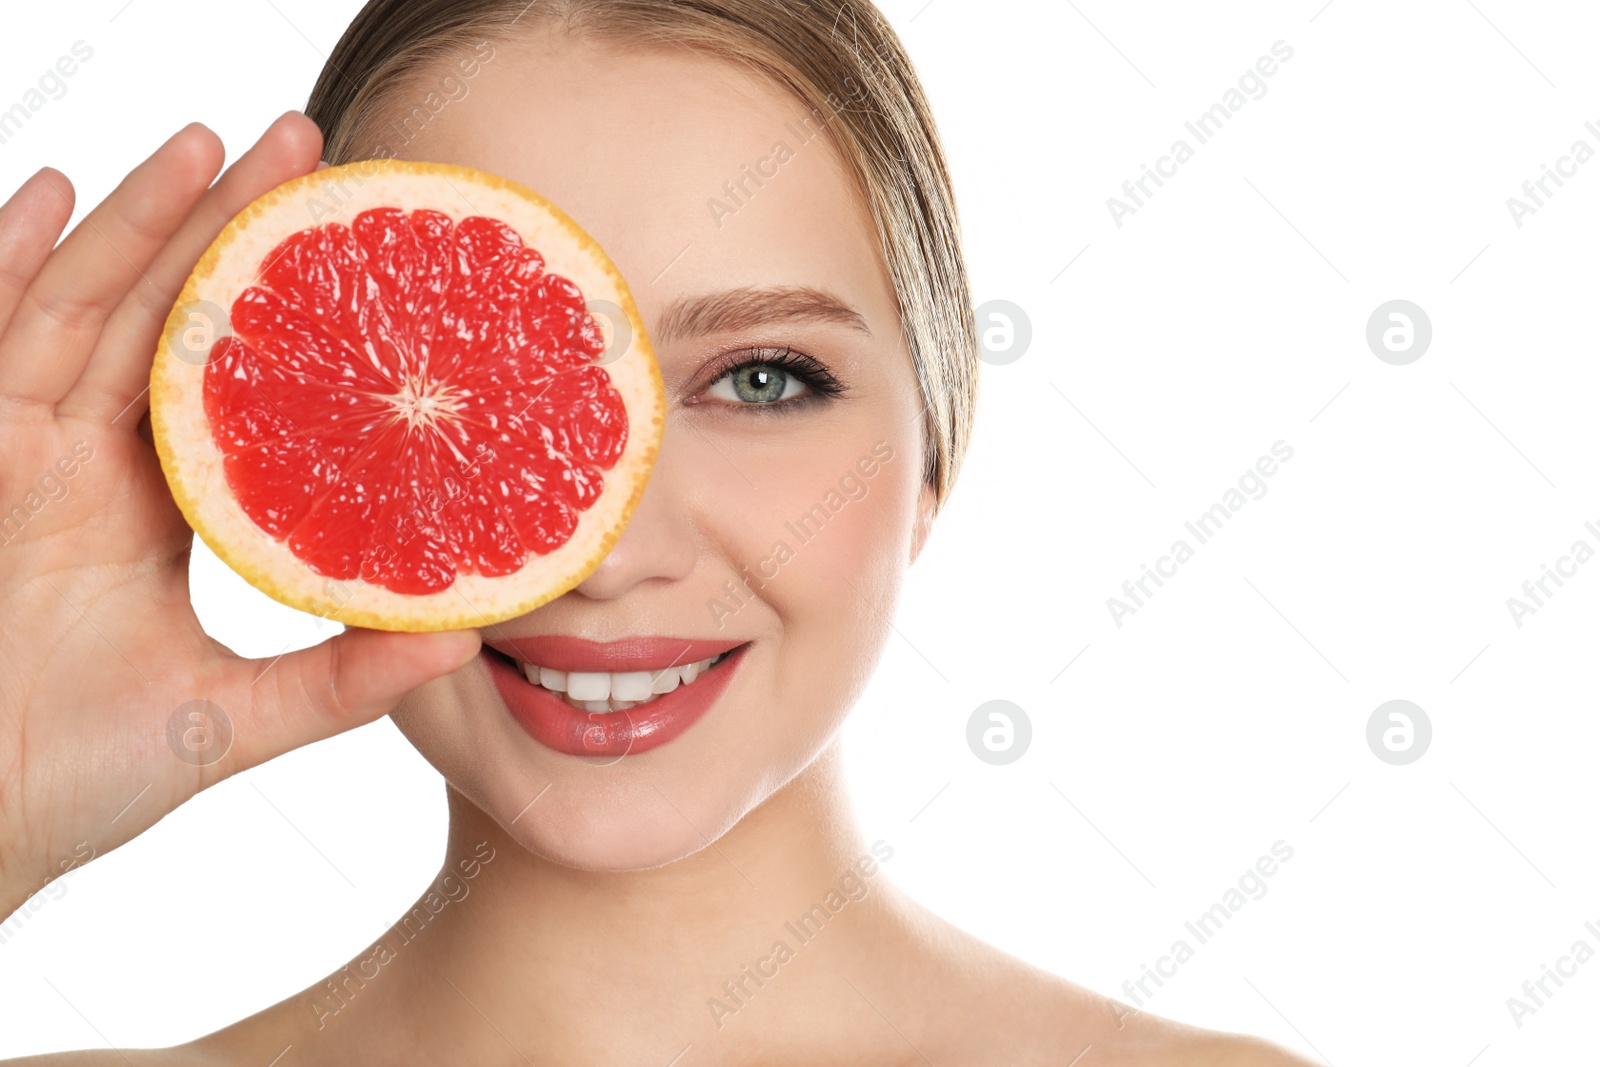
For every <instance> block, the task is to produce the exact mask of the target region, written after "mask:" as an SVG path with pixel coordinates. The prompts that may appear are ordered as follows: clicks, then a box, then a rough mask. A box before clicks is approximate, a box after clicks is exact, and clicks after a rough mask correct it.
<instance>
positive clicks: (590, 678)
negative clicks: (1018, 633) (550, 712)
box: [567, 671, 611, 700]
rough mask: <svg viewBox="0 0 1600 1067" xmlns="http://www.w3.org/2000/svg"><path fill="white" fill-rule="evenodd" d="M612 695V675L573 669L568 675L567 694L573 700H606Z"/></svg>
mask: <svg viewBox="0 0 1600 1067" xmlns="http://www.w3.org/2000/svg"><path fill="white" fill-rule="evenodd" d="M610 695H611V675H609V674H605V673H597V672H595V671H572V672H571V673H569V674H568V675H567V696H569V697H571V698H572V699H573V700H604V699H606V697H608V696H610Z"/></svg>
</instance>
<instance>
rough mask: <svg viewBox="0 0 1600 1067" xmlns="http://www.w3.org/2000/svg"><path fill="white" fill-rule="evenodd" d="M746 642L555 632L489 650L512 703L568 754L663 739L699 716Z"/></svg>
mask: <svg viewBox="0 0 1600 1067" xmlns="http://www.w3.org/2000/svg"><path fill="white" fill-rule="evenodd" d="M749 647H750V643H749V642H745V643H743V644H738V645H734V644H732V643H731V642H728V641H705V640H695V639H689V638H653V637H652V638H628V639H624V640H621V641H614V642H609V643H601V642H594V641H587V640H584V639H580V638H571V637H554V636H552V637H537V638H522V639H515V640H508V641H490V642H489V643H487V644H486V645H485V646H484V650H483V654H482V656H483V659H484V661H485V664H486V666H487V667H488V669H489V674H490V677H491V678H492V679H493V681H494V684H495V688H496V690H497V691H498V692H499V694H500V697H501V699H502V700H503V701H504V703H505V705H506V710H507V711H509V712H510V713H511V717H512V718H513V719H515V720H516V721H517V722H518V724H520V725H521V726H522V728H523V729H524V730H526V731H527V732H528V733H529V734H530V735H531V736H532V737H533V739H534V740H536V741H538V742H540V743H541V744H543V745H544V746H546V747H547V748H551V749H554V750H555V751H557V752H561V753H564V754H566V755H572V756H623V755H630V754H639V753H642V752H648V751H649V750H651V749H653V748H656V747H658V746H660V745H664V744H666V743H667V742H668V741H671V740H672V739H674V738H676V737H678V736H679V735H681V734H682V733H683V732H684V731H686V730H687V729H689V727H690V726H692V725H694V724H695V723H696V722H697V721H699V720H700V718H701V717H702V716H704V715H705V713H706V712H708V711H709V710H710V709H711V707H712V705H713V704H715V703H716V701H717V698H718V697H720V696H721V695H722V692H723V690H725V689H726V688H727V687H728V685H729V684H730V683H731V681H732V680H733V675H734V673H735V672H736V671H737V670H738V667H739V664H740V663H741V662H742V661H743V659H744V653H745V652H746V650H748V649H749ZM690 656H694V657H695V658H694V659H689V658H688V657H690Z"/></svg>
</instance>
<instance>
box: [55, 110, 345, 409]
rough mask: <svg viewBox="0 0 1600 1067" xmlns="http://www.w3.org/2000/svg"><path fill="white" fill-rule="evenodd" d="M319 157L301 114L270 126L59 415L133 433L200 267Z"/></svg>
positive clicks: (123, 319)
mask: <svg viewBox="0 0 1600 1067" xmlns="http://www.w3.org/2000/svg"><path fill="white" fill-rule="evenodd" d="M321 151H322V132H321V131H320V130H318V129H317V125H316V123H314V122H312V121H311V120H310V119H308V118H306V117H305V116H304V115H302V114H301V113H300V112H298V111H289V112H286V113H284V114H283V115H280V116H279V117H278V119H277V120H276V121H274V122H273V124H272V125H271V126H268V127H267V129H266V132H265V133H263V134H262V135H261V139H260V140H258V141H257V142H256V143H255V145H254V146H253V147H252V148H251V149H250V151H248V152H246V153H245V154H244V155H243V156H241V157H239V160H238V162H236V163H234V164H233V166H231V167H229V168H228V170H227V172H226V173H224V174H223V176H222V177H221V178H220V179H219V180H218V181H217V184H216V185H215V186H213V187H212V189H211V190H210V192H208V193H206V195H205V197H204V198H203V199H201V201H200V203H199V204H198V205H197V206H196V207H195V209H194V212H193V213H192V214H191V216H190V217H189V218H188V219H187V220H186V221H185V222H184V223H183V225H182V226H181V227H180V228H179V229H178V232H177V233H176V234H174V235H173V237H172V240H170V241H169V242H167V245H166V247H165V248H163V249H162V250H161V252H160V254H159V255H157V256H156V257H155V259H154V260H153V261H152V262H151V264H150V266H149V269H148V270H146V271H145V277H144V279H143V280H141V282H140V284H139V285H137V286H135V287H134V289H133V290H132V291H131V292H129V293H128V294H127V297H126V299H124V300H123V301H122V303H121V304H120V305H119V306H118V307H117V309H116V311H115V312H113V313H112V315H111V318H110V319H109V320H108V321H107V322H106V326H105V329H104V331H102V333H101V336H100V340H99V342H98V343H97V344H96V345H95V348H94V353H93V354H92V355H91V356H90V357H89V361H88V365H87V366H86V367H84V369H83V373H82V375H81V376H80V377H79V378H78V380H77V382H76V383H75V384H74V385H73V386H72V388H71V389H69V390H68V391H67V395H66V396H65V397H64V398H63V399H62V402H61V403H60V404H59V405H58V407H57V410H58V411H60V412H61V413H62V414H73V415H90V416H98V417H102V418H105V419H109V420H115V421H116V423H117V425H118V426H128V427H132V426H133V425H135V424H136V423H137V422H138V421H139V417H140V414H141V413H142V411H143V409H144V407H145V406H146V403H147V402H146V400H145V397H144V392H145V390H146V389H147V388H148V387H149V385H150V363H151V360H152V359H153V358H154V353H155V350H156V347H157V346H158V345H159V344H160V343H161V333H162V330H163V329H164V327H165V326H166V321H167V316H168V315H169V314H171V312H172V305H173V303H174V302H175V301H176V300H177V299H178V294H179V293H181V292H182V291H183V285H184V282H186V281H187V280H188V279H189V274H190V273H191V272H192V271H193V270H194V266H195V263H196V262H198V261H199V259H200V257H201V256H203V255H205V251H206V249H207V248H209V247H210V246H211V242H212V241H214V240H216V237H217V234H219V233H221V232H222V228H223V227H224V226H226V225H227V224H228V223H229V222H230V221H231V220H232V219H233V217H234V216H235V215H237V214H238V213H239V212H241V211H243V210H244V209H245V208H246V207H248V206H249V205H250V202H251V201H253V200H255V199H256V198H257V197H259V196H260V195H261V194H263V193H265V192H267V191H268V190H270V189H272V188H274V187H276V186H278V185H282V184H283V183H284V182H286V181H288V180H289V179H291V178H298V177H299V176H300V175H302V174H305V173H306V172H307V171H310V170H311V169H312V167H313V165H314V164H315V163H316V162H317V155H318V153H320V152H321ZM124 412H126V414H124Z"/></svg>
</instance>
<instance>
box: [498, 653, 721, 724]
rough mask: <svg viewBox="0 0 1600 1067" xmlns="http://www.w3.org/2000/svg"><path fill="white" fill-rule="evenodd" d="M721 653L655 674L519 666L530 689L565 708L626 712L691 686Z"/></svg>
mask: <svg viewBox="0 0 1600 1067" xmlns="http://www.w3.org/2000/svg"><path fill="white" fill-rule="evenodd" d="M727 655H728V654H727V653H726V652H724V653H722V654H721V655H717V656H708V657H707V658H705V659H702V660H698V661H696V662H694V663H686V664H684V665H683V666H681V667H664V668H662V669H661V670H659V671H616V672H612V673H606V672H604V671H554V670H551V669H550V668H549V667H536V666H534V665H533V664H531V663H524V664H522V665H521V666H522V675H523V677H525V678H526V679H528V681H530V682H532V683H533V684H534V685H537V686H540V687H542V688H544V689H548V690H550V691H551V692H554V693H561V694H563V695H564V696H565V697H566V701H567V703H568V704H571V705H572V706H574V707H577V708H582V709H583V710H585V711H591V712H606V711H626V710H627V709H628V708H631V707H636V706H637V705H639V704H648V703H649V702H650V701H652V700H654V699H655V698H656V697H658V696H661V695H663V694H665V693H670V692H672V691H673V690H674V689H676V688H678V686H679V685H680V684H682V685H693V684H694V681H695V679H696V678H698V677H700V675H701V673H703V672H704V671H706V670H708V669H710V668H711V667H712V666H713V665H715V664H717V663H720V662H721V661H722V660H723V659H724V658H726V657H727Z"/></svg>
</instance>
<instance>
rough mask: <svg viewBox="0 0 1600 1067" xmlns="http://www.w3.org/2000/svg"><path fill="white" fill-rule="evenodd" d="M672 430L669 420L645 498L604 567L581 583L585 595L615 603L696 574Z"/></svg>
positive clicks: (691, 529)
mask: <svg viewBox="0 0 1600 1067" xmlns="http://www.w3.org/2000/svg"><path fill="white" fill-rule="evenodd" d="M672 430H673V427H672V424H671V422H670V421H669V422H668V425H667V430H666V432H665V433H664V434H663V435H662V440H661V451H660V453H659V454H658V455H657V457H656V464H655V467H654V469H653V470H652V471H651V472H650V479H649V481H648V482H647V483H646V484H645V490H644V496H643V497H642V498H641V499H640V500H639V503H638V505H637V506H636V507H635V508H634V511H633V516H632V518H630V519H629V520H628V525H627V527H626V528H624V530H623V531H622V536H621V537H620V538H619V539H618V540H617V543H616V544H615V545H613V546H612V547H611V551H610V552H609V553H608V554H607V555H606V557H605V559H603V560H601V561H600V566H598V567H596V568H595V570H594V572H593V573H592V574H590V575H589V577H587V578H585V579H584V580H583V581H582V582H580V583H579V584H578V585H577V587H576V589H575V590H574V591H575V592H576V593H578V594H579V595H580V596H584V597H588V598H589V599H591V600H615V599H617V598H619V597H621V596H623V595H624V594H626V593H627V592H628V591H629V590H631V589H633V588H634V587H635V586H638V585H641V584H644V583H647V582H652V581H661V582H672V581H680V580H682V579H684V578H687V577H688V576H689V575H690V574H691V573H692V572H693V571H694V565H695V557H696V555H697V553H698V548H697V544H698V540H697V536H696V531H695V525H694V522H693V520H692V517H691V516H690V514H689V510H690V509H689V503H688V500H687V498H686V496H685V495H684V494H683V493H682V492H680V491H679V490H680V488H681V486H679V485H678V484H677V483H676V479H679V478H681V477H682V476H683V474H684V470H683V464H682V463H674V462H673V461H672V458H671V457H672V456H673V454H674V452H675V450H674V449H673V448H672V445H671V439H672V437H673V436H674V435H673V432H672Z"/></svg>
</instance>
